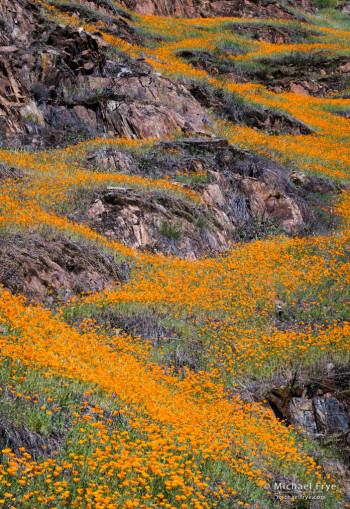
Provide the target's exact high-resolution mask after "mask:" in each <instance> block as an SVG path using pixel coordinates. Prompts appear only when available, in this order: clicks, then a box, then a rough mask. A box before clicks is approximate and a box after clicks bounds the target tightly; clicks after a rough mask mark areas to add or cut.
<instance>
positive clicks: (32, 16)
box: [0, 0, 209, 147]
mask: <svg viewBox="0 0 350 509" xmlns="http://www.w3.org/2000/svg"><path fill="white" fill-rule="evenodd" d="M0 10H1V12H2V20H1V23H2V28H1V32H0V130H1V131H3V132H4V133H5V134H6V135H7V136H8V137H10V138H13V139H14V140H16V139H17V143H18V144H21V143H22V144H23V143H31V144H33V145H36V146H38V147H41V146H52V145H53V146H56V145H65V144H68V143H69V142H70V141H74V142H76V141H77V139H83V138H84V137H91V136H98V135H101V134H111V135H120V136H123V137H127V138H136V137H137V138H140V137H145V136H147V137H164V136H167V135H169V134H172V133H174V132H176V131H178V132H182V133H184V132H192V133H196V134H206V135H207V134H209V133H208V131H207V129H206V116H205V113H204V110H203V109H202V107H201V106H200V104H199V103H198V102H197V101H196V100H195V99H194V98H193V96H192V95H191V94H190V93H189V92H188V91H187V90H186V88H185V87H184V86H182V85H180V84H176V83H174V82H172V81H171V80H169V79H167V78H164V77H162V76H161V75H159V74H158V73H156V72H154V71H153V70H152V68H151V66H150V65H149V64H147V62H146V61H145V60H143V59H138V60H136V61H133V62H131V63H130V62H128V61H123V60H120V61H119V62H118V61H113V62H112V61H108V60H107V59H106V57H105V54H104V53H103V51H102V49H101V44H102V46H103V45H106V44H107V43H104V41H102V39H101V38H100V37H99V36H98V35H89V34H88V33H87V32H85V31H84V30H83V29H81V28H77V27H73V26H64V27H63V26H59V25H58V26H56V25H54V24H53V23H52V22H50V21H47V20H46V19H44V18H43V17H42V16H41V14H40V12H39V11H38V9H37V8H36V7H35V6H32V5H31V4H28V3H27V2H25V1H24V0H23V1H19V2H16V3H15V4H12V3H11V4H10V3H9V2H8V0H0ZM18 34H20V35H18ZM70 137H71V140H70ZM14 143H15V141H14Z"/></svg>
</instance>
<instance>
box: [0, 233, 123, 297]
mask: <svg viewBox="0 0 350 509" xmlns="http://www.w3.org/2000/svg"><path fill="white" fill-rule="evenodd" d="M0 256H1V259H2V262H3V263H2V264H1V266H0V284H1V285H3V286H4V287H5V288H7V289H9V290H11V292H13V293H14V294H18V293H19V294H21V295H24V296H25V297H26V298H28V299H29V300H35V301H37V302H44V303H45V304H50V305H53V304H55V303H57V301H63V302H65V301H67V300H68V299H70V298H71V297H73V296H75V295H79V294H81V293H87V292H91V291H98V290H103V289H104V288H106V287H107V286H111V285H113V284H114V283H115V282H117V281H120V282H123V281H125V280H126V278H127V276H128V267H127V265H126V264H121V265H117V264H116V263H115V262H114V259H113V257H112V256H107V255H105V254H103V253H100V252H99V251H98V249H97V248H94V247H92V246H82V245H80V244H79V243H77V242H73V241H72V240H69V239H67V238H56V239H45V238H38V237H30V238H29V237H23V236H19V235H17V236H10V237H8V238H7V239H6V240H5V239H2V242H1V246H0Z"/></svg>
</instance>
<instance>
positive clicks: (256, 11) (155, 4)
mask: <svg viewBox="0 0 350 509" xmlns="http://www.w3.org/2000/svg"><path fill="white" fill-rule="evenodd" d="M121 3H122V4H123V5H125V6H126V7H129V8H130V9H132V10H133V11H135V12H138V13H139V14H144V15H159V16H172V17H189V18H199V17H214V16H219V17H225V16H227V17H234V16H237V17H249V18H250V17H268V16H270V17H274V18H280V19H294V18H295V16H294V15H293V14H292V13H291V11H289V10H288V9H286V8H285V7H283V6H282V5H280V4H279V3H278V2H265V1H263V0H259V1H258V2H253V1H250V0H244V1H243V2H241V1H238V0H184V1H183V0H157V1H156V0H141V1H136V0H122V2H121ZM291 5H292V6H293V7H295V8H299V9H303V10H305V11H309V12H316V11H317V7H316V5H315V4H314V3H313V2H312V1H311V0H294V2H292V4H291Z"/></svg>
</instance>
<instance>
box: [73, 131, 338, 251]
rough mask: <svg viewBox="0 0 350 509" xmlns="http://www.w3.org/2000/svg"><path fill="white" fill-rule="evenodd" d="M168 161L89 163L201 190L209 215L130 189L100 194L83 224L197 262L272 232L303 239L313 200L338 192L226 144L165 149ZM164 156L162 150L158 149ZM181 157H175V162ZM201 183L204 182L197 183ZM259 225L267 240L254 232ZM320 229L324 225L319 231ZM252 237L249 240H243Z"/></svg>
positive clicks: (109, 156)
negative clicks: (183, 174)
mask: <svg viewBox="0 0 350 509" xmlns="http://www.w3.org/2000/svg"><path fill="white" fill-rule="evenodd" d="M160 147H162V152H161V154H162V155H154V156H152V155H150V156H145V157H140V156H136V155H131V154H130V153H127V152H124V151H119V150H98V151H92V152H90V153H88V154H87V163H88V165H90V166H94V167H97V168H100V169H103V170H108V171H121V172H123V173H126V174H129V175H137V176H141V175H143V176H145V175H147V176H149V177H152V178H164V176H167V177H168V178H170V179H171V180H173V181H176V180H177V179H178V178H179V173H178V172H179V171H180V176H181V172H183V171H185V172H186V175H187V177H186V178H185V181H184V182H182V183H181V185H182V186H184V188H189V189H192V190H195V191H196V192H197V193H198V194H199V196H201V197H202V199H203V200H204V202H206V203H207V207H206V208H203V206H202V207H199V206H195V205H194V204H190V203H189V202H185V201H184V200H183V199H180V198H174V197H171V196H164V195H161V194H160V193H157V192H148V193H147V194H146V193H142V191H141V192H140V191H136V190H133V189H131V188H129V189H125V188H114V189H110V190H108V191H101V192H96V193H95V195H94V197H93V199H92V200H91V201H90V202H89V203H88V204H87V206H86V209H85V210H84V211H83V213H82V215H81V216H79V215H78V216H77V215H73V216H72V219H75V220H81V221H84V222H86V221H87V222H89V224H90V226H91V227H93V228H95V229H97V230H98V231H99V232H100V233H103V234H105V235H108V236H110V237H112V238H116V239H119V240H123V241H125V242H126V243H127V244H128V245H131V246H133V247H136V248H138V249H142V250H147V251H152V252H162V253H164V254H172V255H177V256H181V257H186V258H190V259H194V258H198V257H200V256H202V255H208V254H212V252H223V251H227V250H228V249H229V248H230V247H231V246H232V245H233V243H235V242H237V241H239V240H242V239H245V238H246V239H247V240H249V239H251V238H255V236H256V235H258V236H259V235H268V234H269V228H270V227H272V226H274V229H276V230H277V231H280V232H284V233H296V232H299V233H300V232H302V231H304V229H305V228H308V227H310V226H311V225H314V226H315V225H316V224H317V221H318V219H317V216H316V213H315V212H314V210H313V207H311V206H310V204H309V203H308V201H309V200H310V198H308V197H309V195H312V194H313V193H315V192H316V191H317V190H319V192H321V193H322V192H323V193H324V192H336V191H337V190H338V188H337V186H335V185H332V184H329V183H328V182H327V181H326V180H322V179H317V178H311V177H306V176H305V175H303V174H301V173H298V172H293V173H289V172H288V171H287V170H285V169H283V168H281V167H280V166H278V165H276V164H274V163H272V162H270V161H267V160H263V159H259V158H258V157H255V156H251V155H250V154H248V153H247V152H244V151H238V150H235V149H233V148H231V147H229V145H228V143H227V141H226V140H222V139H214V140H208V139H200V138H196V139H193V138H188V139H185V140H182V141H178V142H168V143H163V144H162V145H161V146H160ZM157 150H158V152H159V149H157ZM173 150H175V151H176V157H175V156H171V155H170V154H172V151H173ZM198 175H199V177H198ZM256 223H258V224H260V229H261V231H260V233H259V232H257V231H256V230H255V227H254V224H256ZM319 226H321V225H319ZM243 230H244V231H245V232H246V233H247V236H243V237H242V236H241V232H242V231H243Z"/></svg>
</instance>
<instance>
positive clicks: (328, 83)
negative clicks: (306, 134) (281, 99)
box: [251, 53, 350, 97]
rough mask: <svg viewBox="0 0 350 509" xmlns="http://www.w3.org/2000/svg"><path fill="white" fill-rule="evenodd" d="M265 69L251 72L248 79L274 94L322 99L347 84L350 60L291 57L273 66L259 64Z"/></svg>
mask: <svg viewBox="0 0 350 509" xmlns="http://www.w3.org/2000/svg"><path fill="white" fill-rule="evenodd" d="M261 63H262V64H268V68H266V69H263V68H261V69H258V70H256V71H254V73H253V74H254V76H253V75H252V76H251V78H252V79H253V80H254V81H257V82H258V83H261V84H264V85H266V86H267V87H268V88H269V89H271V90H273V91H274V92H282V91H290V92H294V93H295V94H299V95H311V96H321V97H322V96H325V95H328V94H331V93H335V92H341V91H342V90H345V89H347V88H348V87H349V84H350V59H349V57H347V56H335V57H329V56H326V55H323V54H322V53H321V54H318V55H317V54H316V55H308V56H302V55H298V54H296V55H294V56H289V57H286V58H282V59H280V60H277V61H275V62H273V63H272V62H271V61H270V60H269V61H267V60H262V61H261Z"/></svg>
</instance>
